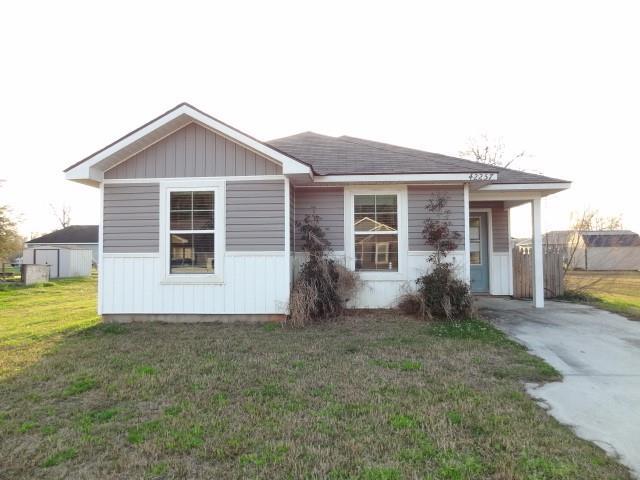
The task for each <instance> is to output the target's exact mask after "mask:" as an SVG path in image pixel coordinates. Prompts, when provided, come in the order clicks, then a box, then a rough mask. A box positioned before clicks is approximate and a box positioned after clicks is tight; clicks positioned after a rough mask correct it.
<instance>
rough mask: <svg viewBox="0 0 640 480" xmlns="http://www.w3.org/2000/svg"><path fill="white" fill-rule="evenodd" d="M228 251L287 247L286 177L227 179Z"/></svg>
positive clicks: (271, 249)
mask: <svg viewBox="0 0 640 480" xmlns="http://www.w3.org/2000/svg"><path fill="white" fill-rule="evenodd" d="M226 189H227V206H226V210H227V218H226V230H227V231H226V237H227V239H226V245H227V251H284V243H285V242H284V236H285V224H284V208H285V206H284V180H253V181H246V182H245V181H234V182H227V187H226Z"/></svg>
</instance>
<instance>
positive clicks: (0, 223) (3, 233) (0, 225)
mask: <svg viewBox="0 0 640 480" xmlns="http://www.w3.org/2000/svg"><path fill="white" fill-rule="evenodd" d="M10 213H11V212H10V210H9V207H7V206H6V205H0V262H7V261H10V260H13V259H14V258H15V257H16V256H18V255H19V254H20V252H21V251H22V244H23V239H22V237H21V236H20V234H19V233H18V230H17V226H16V222H15V221H14V220H13V219H12V218H11V216H10Z"/></svg>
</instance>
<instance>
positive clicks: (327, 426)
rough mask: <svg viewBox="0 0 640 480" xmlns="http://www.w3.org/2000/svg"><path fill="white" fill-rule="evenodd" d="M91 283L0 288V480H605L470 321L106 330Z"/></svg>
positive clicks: (504, 354) (543, 374) (614, 467)
mask: <svg viewBox="0 0 640 480" xmlns="http://www.w3.org/2000/svg"><path fill="white" fill-rule="evenodd" d="M94 302H95V280H94V279H89V280H68V281H59V282H52V284H51V285H50V286H46V287H35V288H22V289H16V288H12V289H8V290H5V291H0V358H1V362H2V363H1V364H0V367H1V368H2V370H1V375H2V378H1V379H0V477H2V478H12V479H15V478H268V479H273V478H331V479H347V478H357V479H403V478H406V479H413V478H429V479H452V480H456V479H470V478H479V479H480V478H494V479H512V478H527V479H573V478H581V479H606V478H608V479H613V478H629V475H628V472H627V470H626V469H625V468H624V467H622V466H620V465H619V464H617V463H616V462H615V461H613V460H611V459H610V458H608V457H607V456H606V455H605V454H604V452H603V451H602V450H600V449H599V448H597V447H596V446H594V445H592V444H591V443H589V442H585V441H582V440H580V439H578V438H577V437H576V436H575V435H574V434H573V433H572V432H571V431H570V430H569V429H567V428H565V427H563V426H561V425H559V424H558V423H557V422H556V421H555V420H553V419H552V418H551V417H550V416H548V415H547V414H546V413H545V412H544V410H543V409H542V408H540V407H539V406H537V405H536V404H535V403H534V402H533V401H532V400H531V399H530V398H529V397H528V396H527V395H526V394H525V393H524V389H523V384H522V382H523V381H546V380H554V379H557V378H558V374H557V372H555V371H554V370H553V369H552V368H551V367H549V366H548V365H546V364H545V363H543V362H542V361H541V360H539V359H537V358H536V357H533V356H531V355H529V354H528V353H527V352H526V351H525V350H524V349H523V348H522V347H520V346H518V345H516V344H514V343H512V342H510V341H508V340H506V339H505V337H504V336H503V335H502V334H501V333H499V332H498V331H496V330H495V329H493V328H491V327H490V326H488V325H487V324H485V323H483V322H478V321H475V322H468V323H464V324H462V325H445V324H441V325H437V324H428V323H424V322H421V321H417V320H414V319H411V318H406V317H402V316H399V315H397V314H394V313H371V314H366V315H365V314H358V315H357V316H350V317H346V318H344V319H342V320H340V321H339V322H336V323H333V324H330V325H324V326H314V327H311V328H307V329H304V330H291V329H286V328H281V327H280V326H279V325H275V324H266V325H247V324H193V325H163V324H131V325H103V324H101V323H100V322H99V320H98V318H97V317H96V315H95V313H94Z"/></svg>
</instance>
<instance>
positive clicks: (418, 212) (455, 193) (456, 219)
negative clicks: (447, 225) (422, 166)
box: [408, 185, 464, 251]
mask: <svg viewBox="0 0 640 480" xmlns="http://www.w3.org/2000/svg"><path fill="white" fill-rule="evenodd" d="M434 194H438V195H439V194H443V195H445V196H446V197H447V199H448V201H447V206H446V209H447V210H450V214H449V221H450V222H451V229H452V230H453V231H455V232H458V233H460V239H459V240H458V250H464V189H463V187H462V186H451V187H438V186H432V185H409V187H408V197H409V250H412V251H426V250H428V249H429V247H427V245H425V243H424V238H422V229H423V228H424V221H425V220H426V219H427V216H431V217H433V216H434V214H432V213H429V212H427V210H426V208H425V206H426V205H427V202H428V201H429V200H430V199H432V198H434ZM441 219H444V215H441Z"/></svg>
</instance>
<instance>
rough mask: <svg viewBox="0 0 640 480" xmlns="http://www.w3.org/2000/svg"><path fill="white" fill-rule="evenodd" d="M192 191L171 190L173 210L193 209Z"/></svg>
mask: <svg viewBox="0 0 640 480" xmlns="http://www.w3.org/2000/svg"><path fill="white" fill-rule="evenodd" d="M191 205H192V203H191V192H171V210H191V208H192V207H191Z"/></svg>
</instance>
